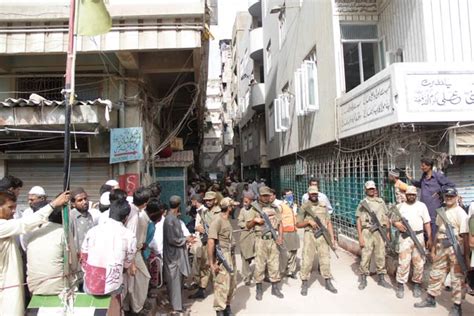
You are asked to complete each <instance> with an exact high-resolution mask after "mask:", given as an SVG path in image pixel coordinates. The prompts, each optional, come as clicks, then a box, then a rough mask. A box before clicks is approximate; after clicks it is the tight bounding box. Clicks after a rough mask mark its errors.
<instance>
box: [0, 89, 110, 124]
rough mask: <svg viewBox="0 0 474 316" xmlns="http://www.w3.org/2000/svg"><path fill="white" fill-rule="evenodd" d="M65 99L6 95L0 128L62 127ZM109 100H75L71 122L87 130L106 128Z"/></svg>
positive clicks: (108, 115)
mask: <svg viewBox="0 0 474 316" xmlns="http://www.w3.org/2000/svg"><path fill="white" fill-rule="evenodd" d="M64 105H65V101H64V100H63V101H54V100H47V99H45V98H43V97H41V96H39V95H36V94H32V95H31V96H30V98H29V99H22V98H20V99H14V98H8V99H6V100H5V101H3V102H0V127H17V128H25V129H28V128H34V129H38V128H39V127H40V126H41V127H43V128H45V129H52V128H53V129H56V128H59V127H60V126H61V125H62V126H64V117H65V115H64ZM112 108H113V104H112V101H110V100H102V99H96V100H86V101H76V102H75V103H74V106H73V108H72V117H71V123H72V124H74V125H75V126H76V127H78V128H80V129H84V130H87V131H90V130H95V129H96V128H97V127H99V125H100V126H104V127H109V121H110V112H111V110H112Z"/></svg>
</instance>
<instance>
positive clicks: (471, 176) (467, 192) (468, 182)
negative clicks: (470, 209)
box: [446, 157, 474, 204]
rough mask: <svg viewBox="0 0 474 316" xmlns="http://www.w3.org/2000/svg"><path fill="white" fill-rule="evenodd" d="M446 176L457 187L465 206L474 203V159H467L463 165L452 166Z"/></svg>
mask: <svg viewBox="0 0 474 316" xmlns="http://www.w3.org/2000/svg"><path fill="white" fill-rule="evenodd" d="M446 175H447V176H448V178H449V179H450V180H451V181H452V182H454V184H455V185H456V188H457V190H458V192H459V195H461V196H462V197H463V201H464V204H470V203H471V202H472V201H474V158H470V157H469V158H468V157H466V159H465V160H464V161H463V162H462V163H460V164H456V165H453V166H450V167H449V168H448V169H447V171H446Z"/></svg>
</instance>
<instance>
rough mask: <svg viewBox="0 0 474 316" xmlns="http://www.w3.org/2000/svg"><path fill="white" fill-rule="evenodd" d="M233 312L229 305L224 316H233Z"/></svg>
mask: <svg viewBox="0 0 474 316" xmlns="http://www.w3.org/2000/svg"><path fill="white" fill-rule="evenodd" d="M233 315H234V314H232V310H231V309H230V305H227V306H226V307H225V309H224V316H233Z"/></svg>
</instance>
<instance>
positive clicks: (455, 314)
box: [449, 304, 462, 316]
mask: <svg viewBox="0 0 474 316" xmlns="http://www.w3.org/2000/svg"><path fill="white" fill-rule="evenodd" d="M449 316H462V309H461V304H454V305H453V308H451V310H450V311H449Z"/></svg>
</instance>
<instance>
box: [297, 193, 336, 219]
mask: <svg viewBox="0 0 474 316" xmlns="http://www.w3.org/2000/svg"><path fill="white" fill-rule="evenodd" d="M308 200H309V194H308V193H307V192H306V193H305V194H303V196H302V197H301V205H303V204H304V203H306V202H307V201H308ZM318 200H319V201H321V202H323V203H325V204H326V208H327V210H328V213H329V214H332V212H333V209H332V205H331V202H330V201H329V199H328V197H327V195H326V194H324V193H322V192H319V193H318Z"/></svg>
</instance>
